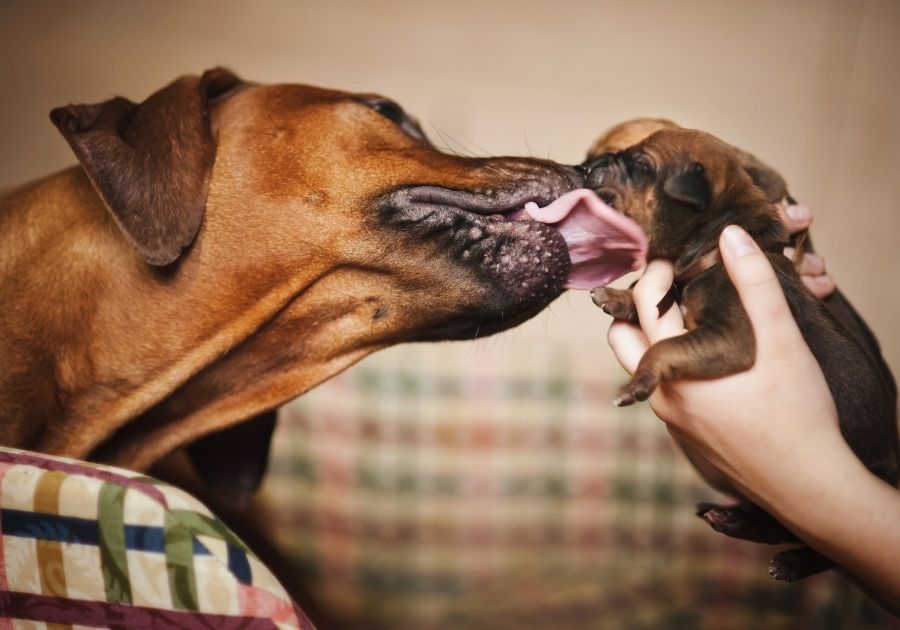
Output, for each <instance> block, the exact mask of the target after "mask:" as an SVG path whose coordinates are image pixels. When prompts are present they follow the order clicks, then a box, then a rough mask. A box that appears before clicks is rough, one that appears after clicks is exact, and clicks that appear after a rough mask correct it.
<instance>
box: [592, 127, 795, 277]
mask: <svg viewBox="0 0 900 630" xmlns="http://www.w3.org/2000/svg"><path fill="white" fill-rule="evenodd" d="M586 168H587V169H588V175H587V180H586V186H587V187H590V188H593V189H594V190H595V191H596V192H597V194H598V195H599V196H600V197H601V198H602V199H603V200H604V201H606V202H607V203H608V204H609V205H611V206H612V207H613V208H615V209H617V210H619V211H620V212H623V213H624V214H625V215H627V216H629V217H630V218H632V219H634V220H635V221H636V222H637V223H639V224H640V225H641V227H642V228H643V229H644V231H645V232H646V233H647V235H648V238H649V240H650V250H649V254H648V257H649V258H658V257H662V258H668V259H671V260H673V261H676V265H677V263H681V264H686V263H687V262H689V261H691V260H693V259H694V258H695V257H697V256H699V255H702V254H704V253H706V252H707V251H709V250H710V249H713V248H715V247H716V243H717V240H716V239H717V237H718V234H719V233H720V232H721V230H722V229H724V228H725V226H727V225H729V224H732V223H737V224H739V225H741V226H742V227H744V229H746V230H747V231H748V232H749V233H750V234H751V235H753V236H754V237H755V238H756V239H757V241H758V242H759V243H760V245H761V246H762V247H763V248H766V249H772V248H775V247H777V246H779V245H780V246H781V247H783V245H784V243H785V242H786V235H785V232H784V229H783V227H782V225H781V223H780V221H779V220H778V218H777V214H776V213H775V208H774V206H773V205H772V204H771V202H770V201H769V199H768V197H767V195H766V193H765V191H763V190H762V189H761V188H760V187H758V186H757V185H756V184H755V182H754V181H753V179H752V178H751V176H750V175H749V174H748V172H747V170H746V169H745V167H744V162H743V160H742V156H741V154H740V153H739V152H738V151H736V150H735V149H734V148H733V147H732V146H731V145H729V144H726V143H725V142H722V141H721V140H719V139H718V138H716V137H714V136H712V135H710V134H708V133H704V132H702V131H695V130H689V129H681V128H664V129H661V130H658V131H655V132H653V133H651V134H650V136H649V137H647V138H645V139H644V140H642V141H641V142H639V143H638V144H636V145H633V146H631V147H629V148H627V149H623V150H620V151H616V152H609V153H604V154H602V155H600V156H598V157H596V158H595V159H593V160H589V161H588V162H587V163H586Z"/></svg>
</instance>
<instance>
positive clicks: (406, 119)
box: [363, 97, 428, 143]
mask: <svg viewBox="0 0 900 630" xmlns="http://www.w3.org/2000/svg"><path fill="white" fill-rule="evenodd" d="M363 102H364V103H365V104H366V105H368V106H369V107H371V108H372V109H374V110H375V111H376V112H378V113H379V114H381V115H382V116H384V117H385V118H387V119H388V120H390V121H391V122H392V123H394V124H395V125H397V126H398V127H400V128H401V129H402V130H403V131H405V132H406V134H407V135H409V136H412V137H413V138H415V139H416V140H419V141H421V142H425V143H428V139H427V138H426V137H425V132H423V131H422V128H421V127H419V123H417V122H416V121H415V120H414V119H412V118H411V117H410V116H409V115H408V114H407V113H406V112H405V111H403V108H402V107H400V105H398V104H397V103H395V102H394V101H392V100H390V99H386V98H381V97H375V98H369V99H364V100H363Z"/></svg>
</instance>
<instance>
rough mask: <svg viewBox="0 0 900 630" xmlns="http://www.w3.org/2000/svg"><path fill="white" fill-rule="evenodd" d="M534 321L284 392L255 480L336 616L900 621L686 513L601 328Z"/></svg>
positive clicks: (698, 495) (685, 477)
mask: <svg viewBox="0 0 900 630" xmlns="http://www.w3.org/2000/svg"><path fill="white" fill-rule="evenodd" d="M542 335H543V333H542V332H541V331H538V332H537V333H535V334H532V335H529V334H528V333H524V334H518V336H513V337H512V338H510V337H508V336H502V337H499V338H497V339H489V340H485V341H482V342H479V343H477V344H474V345H473V344H440V345H438V344H430V345H408V346H402V347H399V348H393V349H391V350H388V351H385V352H382V353H379V354H376V355H373V356H372V357H369V358H368V359H366V360H365V361H363V362H362V363H360V364H359V365H357V366H355V367H354V368H352V369H351V370H349V371H347V372H345V373H344V374H342V375H340V376H338V377H337V378H335V379H333V380H331V381H329V382H327V383H325V384H324V385H322V386H320V387H318V388H316V389H315V390H313V391H312V392H310V393H309V394H307V395H305V396H303V397H301V398H300V399H299V400H297V401H296V402H295V403H292V404H291V405H290V406H288V407H287V408H286V409H285V410H284V412H283V414H282V417H281V420H280V426H279V429H278V432H277V435H276V438H275V452H274V458H273V461H272V466H271V469H270V477H269V480H268V482H267V485H266V486H265V488H264V493H263V502H262V504H263V505H268V506H269V511H268V516H267V518H269V519H271V529H272V532H273V534H274V536H275V537H276V539H277V540H278V543H279V545H280V547H281V549H283V550H284V552H285V553H286V554H288V555H289V556H290V557H291V558H292V559H293V561H294V562H296V563H297V565H298V566H300V567H302V569H303V574H304V575H305V576H306V579H305V582H304V584H303V585H302V587H303V588H304V589H305V590H306V591H308V592H309V593H310V594H311V595H312V596H313V597H314V598H315V599H316V600H317V601H318V602H319V603H320V605H322V606H324V607H326V608H327V609H328V610H329V611H332V612H333V613H334V614H335V616H337V617H338V618H339V619H340V621H341V625H342V626H345V627H348V628H392V629H393V628H398V629H405V628H409V629H413V628H414V629H417V630H422V629H427V628H441V629H447V628H466V629H480V628H485V629H487V628H491V629H503V628H515V629H516V630H522V629H528V628H567V629H579V628H585V629H586V628H604V629H605V628H612V629H616V628H628V629H637V628H653V629H659V628H678V629H689V628H710V629H715V630H722V629H731V628H735V629H738V628H767V629H779V628H785V629H787V628H791V629H794V628H847V629H850V628H852V629H865V628H900V624H897V623H896V622H895V621H892V620H891V618H890V617H889V616H888V615H887V614H886V613H884V612H883V611H882V610H881V609H880V608H878V607H877V606H876V605H875V604H873V603H872V602H871V601H869V599H868V598H867V597H866V596H865V595H864V594H863V593H861V592H860V591H859V590H858V589H857V588H856V587H854V586H853V585H852V584H851V583H849V582H848V581H847V580H846V579H844V578H843V577H842V576H841V575H840V574H838V573H837V572H834V571H832V572H829V573H826V574H823V575H819V576H815V577H811V578H808V579H806V580H803V581H801V582H799V583H792V584H788V583H776V582H774V581H773V580H772V579H771V578H770V577H769V576H768V574H767V563H768V560H769V558H770V557H771V556H772V555H773V554H774V553H775V552H776V551H778V548H775V547H770V546H765V545H759V544H754V543H749V542H744V541H738V540H733V539H730V538H727V537H725V536H723V535H721V534H717V533H715V532H713V531H712V530H710V529H709V527H708V526H707V525H705V524H704V523H703V522H702V521H701V520H700V519H698V518H696V517H695V516H694V504H695V503H697V502H699V501H709V500H716V499H718V500H722V497H721V496H716V495H715V493H714V492H713V491H711V490H709V489H708V488H707V487H706V486H705V485H704V484H703V483H702V481H700V480H699V478H698V476H697V475H696V474H695V473H694V471H693V470H692V469H691V468H690V466H689V464H687V463H686V460H685V458H684V457H683V456H682V455H681V454H680V453H679V452H678V451H677V450H676V449H675V448H674V447H673V446H672V442H671V439H670V438H669V436H668V434H667V433H666V431H665V429H664V426H663V425H662V423H660V422H659V421H658V420H657V419H656V418H655V417H654V416H653V415H652V412H651V411H650V410H649V408H648V407H647V406H646V405H639V406H635V407H631V408H625V409H618V408H616V407H614V406H613V405H612V402H611V401H612V400H613V398H614V392H615V391H616V389H617V387H618V386H619V385H620V384H621V382H622V381H623V380H624V378H625V374H624V372H623V371H622V370H621V368H619V367H618V365H616V364H615V363H614V360H613V359H612V358H611V357H609V356H608V355H609V352H608V350H606V348H605V344H604V345H602V346H601V344H603V342H602V340H600V339H597V340H596V347H594V348H592V347H590V344H588V345H586V344H585V342H584V341H583V340H582V339H580V338H577V337H565V336H561V337H560V336H558V337H557V338H555V339H553V342H552V343H548V342H547V339H546V338H545V337H543V336H542Z"/></svg>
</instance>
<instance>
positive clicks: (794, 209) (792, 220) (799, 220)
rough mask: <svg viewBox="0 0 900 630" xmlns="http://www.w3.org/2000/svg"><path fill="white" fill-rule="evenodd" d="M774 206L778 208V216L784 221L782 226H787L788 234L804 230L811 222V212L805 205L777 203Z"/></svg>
mask: <svg viewBox="0 0 900 630" xmlns="http://www.w3.org/2000/svg"><path fill="white" fill-rule="evenodd" d="M775 207H776V208H777V209H778V216H779V217H780V218H781V222H782V223H784V227H785V228H787V231H788V234H795V233H796V232H799V231H800V230H805V229H806V228H808V227H809V226H810V224H811V223H812V218H813V217H812V212H811V211H810V209H809V208H807V207H806V206H801V205H797V204H791V205H785V204H782V203H777V204H775Z"/></svg>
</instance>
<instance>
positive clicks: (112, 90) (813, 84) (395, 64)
mask: <svg viewBox="0 0 900 630" xmlns="http://www.w3.org/2000/svg"><path fill="white" fill-rule="evenodd" d="M224 6H225V5H224V3H220V2H192V3H178V4H176V3H160V2H157V1H153V2H148V1H139V2H127V3H124V2H66V3H63V2H26V1H12V2H10V1H9V0H7V1H5V2H3V3H2V4H0V59H2V63H0V94H2V95H0V138H2V139H3V147H4V148H3V151H2V152H0V187H4V186H7V185H11V184H15V183H18V182H21V181H25V180H28V179H30V178H34V177H37V176H39V175H42V174H44V173H47V172H49V171H51V170H53V169H57V168H60V167H62V166H64V165H66V164H70V163H72V162H73V158H72V156H71V155H70V153H69V151H68V148H67V147H66V145H65V143H64V142H63V141H62V139H61V138H60V137H59V136H58V135H57V134H56V132H55V130H54V129H53V127H52V126H51V125H50V123H49V121H48V119H47V112H48V111H49V109H50V108H51V107H53V106H55V105H59V104H63V103H66V102H69V101H75V102H78V101H95V100H100V99H105V98H107V97H109V96H111V95H113V94H122V95H126V96H129V97H131V98H133V99H140V98H143V97H144V96H145V95H147V94H148V93H149V92H151V91H152V90H154V89H156V88H158V87H160V86H161V85H162V84H164V83H166V82H168V81H169V80H171V79H172V78H173V77H174V76H176V75H178V74H181V73H186V72H194V73H196V72H199V71H202V70H203V69H205V68H207V67H209V66H213V65H217V64H222V65H227V66H230V67H231V68H233V69H234V70H236V71H237V72H238V73H240V74H242V75H244V76H245V77H247V78H251V79H255V80H259V81H293V82H305V83H313V84H322V85H328V86H331V87H338V88H345V89H349V90H373V91H379V92H382V93H384V94H388V95H390V96H392V97H394V98H396V99H397V100H399V101H400V102H401V103H402V104H403V105H404V106H405V107H406V108H407V109H409V110H410V111H411V112H413V113H415V114H416V115H418V116H419V117H420V118H421V120H422V122H423V127H424V128H425V129H426V131H427V132H428V133H429V134H430V135H431V136H432V137H433V138H434V139H435V141H436V142H438V143H439V144H442V145H445V146H449V147H451V148H452V149H454V150H456V151H463V152H468V153H475V154H505V153H511V154H526V153H531V154H534V155H539V156H549V157H552V158H555V159H558V160H561V161H568V162H574V161H578V160H580V159H581V157H582V155H583V152H584V150H585V148H586V147H587V145H588V143H589V142H590V141H591V139H592V138H593V137H594V136H595V135H596V134H597V133H598V132H599V131H600V130H601V129H603V128H604V127H605V126H607V125H609V124H611V123H614V122H617V121H619V120H620V119H623V118H626V117H631V116H635V115H648V114H650V115H663V116H668V117H671V118H674V119H675V120H677V121H681V122H682V123H683V124H686V125H691V126H696V127H701V128H704V129H707V130H710V131H712V132H714V133H717V134H719V135H720V136H722V137H724V138H726V139H727V140H729V141H731V142H733V143H735V144H738V145H740V146H742V147H745V148H747V149H749V150H751V151H754V152H756V153H757V154H759V155H760V156H762V157H764V158H765V159H766V160H768V161H770V162H771V163H773V164H775V165H776V166H778V167H779V168H781V169H782V171H783V172H784V173H785V174H786V175H787V176H788V179H789V180H790V182H791V184H792V190H793V191H794V193H795V195H796V196H797V197H798V198H800V199H801V200H802V201H804V202H806V203H807V204H808V205H809V206H811V207H812V208H813V209H814V212H815V214H816V225H815V231H814V233H815V240H816V244H817V247H818V248H819V250H820V251H821V252H823V253H825V255H826V256H827V259H828V263H829V266H830V268H831V270H832V271H833V273H834V275H835V277H836V278H837V280H838V282H839V283H840V285H841V286H842V288H843V289H844V290H845V292H846V293H847V294H848V295H849V296H850V297H851V299H852V300H853V301H854V302H855V303H856V304H857V306H858V307H859V309H860V310H861V311H862V313H863V314H864V315H865V317H867V319H868V320H869V322H870V323H871V324H872V326H873V328H874V329H875V331H876V333H877V334H878V335H879V336H880V338H881V339H882V341H883V344H884V346H885V349H886V354H887V357H888V360H889V362H890V363H891V364H892V366H893V367H894V369H895V370H896V369H900V331H898V328H900V326H898V323H900V273H898V272H900V265H898V262H897V261H898V248H900V203H898V198H900V179H898V177H897V175H898V163H900V149H898V146H900V114H898V102H900V72H898V71H897V62H898V60H900V2H897V1H896V0H866V1H863V0H858V1H852V0H848V1H840V0H835V1H830V2H829V1H813V0H810V1H800V0H796V1H793V2H792V1H788V0H764V1H755V2H721V1H717V0H710V1H707V2H704V1H700V0H691V1H682V2H668V1H664V0H660V1H657V2H650V1H640V0H632V1H630V2H612V1H610V2H600V1H594V2H588V1H584V2H561V1H560V2H552V3H551V2H546V3H540V2H534V1H531V0H524V1H523V0H517V1H516V2H505V3H504V2H496V3H490V2H483V1H470V0H466V1H455V2H442V3H428V2H423V1H421V0H419V1H410V0H404V1H397V2H358V3H349V2H327V3H326V2H260V3H242V4H241V5H236V6H234V7H232V8H223V7H224ZM588 302H589V301H588V300H587V298H586V297H585V296H584V295H581V294H579V295H575V296H568V297H565V298H563V299H562V300H561V301H560V302H559V303H557V305H556V306H554V307H553V308H552V309H551V310H550V311H549V312H548V313H545V314H544V315H542V316H541V317H539V318H538V319H537V321H535V322H532V323H529V324H527V325H526V326H525V327H523V328H522V329H520V330H517V331H512V332H511V333H508V334H507V335H506V336H505V339H506V341H504V342H502V343H497V342H494V341H488V342H486V343H485V342H482V343H481V344H480V346H483V347H482V348H481V349H479V350H476V354H477V353H488V354H489V353H491V352H502V351H503V348H504V346H508V344H514V343H523V342H526V343H540V342H547V343H552V339H553V338H554V337H558V336H566V335H590V336H592V337H594V338H595V343H596V345H597V349H596V352H597V353H598V355H601V356H598V359H597V360H598V361H606V360H608V358H607V354H608V353H607V352H606V350H605V347H603V346H602V337H603V335H604V331H605V328H606V319H605V318H604V316H602V315H601V314H599V313H598V312H596V311H595V310H594V309H593V307H592V306H590V305H589V303H588ZM544 340H546V341H544ZM485 348H486V349H485ZM442 351H444V350H442V349H441V347H440V346H436V347H435V349H434V352H438V353H439V352H442Z"/></svg>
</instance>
